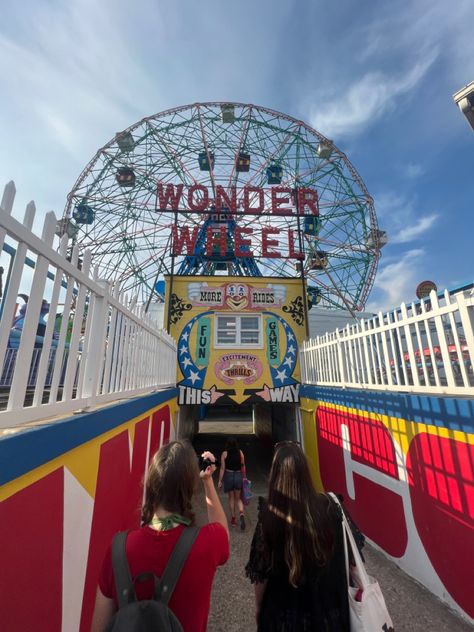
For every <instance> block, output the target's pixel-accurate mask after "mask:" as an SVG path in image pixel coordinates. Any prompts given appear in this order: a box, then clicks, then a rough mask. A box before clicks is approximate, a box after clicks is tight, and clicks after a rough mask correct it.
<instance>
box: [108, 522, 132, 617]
mask: <svg viewBox="0 0 474 632" xmlns="http://www.w3.org/2000/svg"><path fill="white" fill-rule="evenodd" d="M127 535H128V531H121V532H120V533H116V534H115V536H114V539H113V541H112V567H113V569H114V580H115V592H116V593H117V601H118V605H119V608H122V607H123V606H125V605H126V604H127V603H129V602H130V601H134V600H135V599H136V595H135V588H134V586H133V580H132V576H131V574H130V567H129V565H128V560H127V554H126V552H125V545H126V542H127Z"/></svg>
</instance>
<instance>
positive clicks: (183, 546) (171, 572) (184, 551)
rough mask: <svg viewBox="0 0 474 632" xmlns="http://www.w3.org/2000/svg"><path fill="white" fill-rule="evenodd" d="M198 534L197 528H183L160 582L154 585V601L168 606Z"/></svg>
mask: <svg viewBox="0 0 474 632" xmlns="http://www.w3.org/2000/svg"><path fill="white" fill-rule="evenodd" d="M198 533H199V527H184V529H183V532H182V534H181V535H180V537H179V540H178V541H177V542H176V544H175V547H174V549H173V551H172V553H171V556H170V559H169V560H168V564H167V565H166V568H165V570H164V571H163V575H162V576H161V580H160V581H158V582H157V583H156V584H155V599H159V600H160V601H161V602H162V603H164V604H166V605H167V604H168V602H169V600H170V599H171V595H172V594H173V590H174V589H175V586H176V584H177V582H178V579H179V576H180V574H181V571H182V570H183V566H184V563H185V561H186V559H187V557H188V555H189V553H190V551H191V549H192V546H193V544H194V541H195V540H196V538H197V535H198Z"/></svg>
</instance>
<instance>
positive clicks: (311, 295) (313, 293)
mask: <svg viewBox="0 0 474 632" xmlns="http://www.w3.org/2000/svg"><path fill="white" fill-rule="evenodd" d="M307 296H308V309H311V308H312V307H314V306H315V305H317V304H318V303H319V302H320V300H321V290H320V289H319V288H317V287H308V291H307Z"/></svg>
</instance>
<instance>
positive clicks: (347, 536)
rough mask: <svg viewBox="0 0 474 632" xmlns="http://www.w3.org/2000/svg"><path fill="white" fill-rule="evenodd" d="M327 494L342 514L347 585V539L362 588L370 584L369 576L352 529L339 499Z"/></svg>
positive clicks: (330, 493)
mask: <svg viewBox="0 0 474 632" xmlns="http://www.w3.org/2000/svg"><path fill="white" fill-rule="evenodd" d="M329 496H330V497H331V498H332V500H333V501H334V502H335V503H336V505H338V506H339V508H340V510H341V514H342V532H343V538H344V554H345V558H346V573H347V585H349V572H350V571H349V551H348V548H347V545H348V541H349V545H350V547H351V550H352V556H353V558H354V562H355V566H356V568H357V571H358V574H359V577H360V580H361V583H362V586H361V588H362V589H364V588H367V586H369V585H370V580H369V576H368V575H367V571H366V570H365V566H364V562H363V561H362V558H361V556H360V553H359V549H358V548H357V544H356V543H355V540H354V536H353V535H352V529H351V528H350V526H349V523H348V522H347V518H346V514H345V513H344V508H343V507H342V505H341V503H340V502H339V499H338V497H337V496H336V494H333V493H332V492H329Z"/></svg>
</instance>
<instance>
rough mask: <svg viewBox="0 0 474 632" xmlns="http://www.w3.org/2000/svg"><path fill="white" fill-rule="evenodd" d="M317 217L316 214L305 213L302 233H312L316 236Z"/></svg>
mask: <svg viewBox="0 0 474 632" xmlns="http://www.w3.org/2000/svg"><path fill="white" fill-rule="evenodd" d="M319 227H320V224H319V217H316V215H305V218H304V233H305V235H312V236H313V237H317V236H318V235H319Z"/></svg>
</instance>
